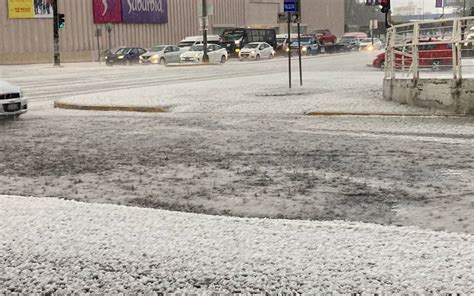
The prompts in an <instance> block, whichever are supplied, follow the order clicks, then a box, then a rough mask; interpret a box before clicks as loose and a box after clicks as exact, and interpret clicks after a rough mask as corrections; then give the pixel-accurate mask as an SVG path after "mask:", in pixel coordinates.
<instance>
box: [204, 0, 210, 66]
mask: <svg viewBox="0 0 474 296" xmlns="http://www.w3.org/2000/svg"><path fill="white" fill-rule="evenodd" d="M206 25H207V0H202V45H203V50H204V54H203V56H202V62H203V63H209V55H208V54H207V28H206Z"/></svg>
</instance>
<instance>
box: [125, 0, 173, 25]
mask: <svg viewBox="0 0 474 296" xmlns="http://www.w3.org/2000/svg"><path fill="white" fill-rule="evenodd" d="M122 21H123V22H124V23H132V24H166V23H168V0H122Z"/></svg>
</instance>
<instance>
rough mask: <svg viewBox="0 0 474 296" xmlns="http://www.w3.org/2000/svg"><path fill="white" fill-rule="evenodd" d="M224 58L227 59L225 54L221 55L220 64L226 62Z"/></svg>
mask: <svg viewBox="0 0 474 296" xmlns="http://www.w3.org/2000/svg"><path fill="white" fill-rule="evenodd" d="M226 60H227V59H226V58H225V56H222V57H221V64H224V63H225V62H226Z"/></svg>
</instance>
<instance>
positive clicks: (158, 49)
mask: <svg viewBox="0 0 474 296" xmlns="http://www.w3.org/2000/svg"><path fill="white" fill-rule="evenodd" d="M164 49H165V46H155V47H152V48H151V49H150V51H151V52H159V51H163V50H164Z"/></svg>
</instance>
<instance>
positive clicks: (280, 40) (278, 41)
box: [277, 38, 286, 44]
mask: <svg viewBox="0 0 474 296" xmlns="http://www.w3.org/2000/svg"><path fill="white" fill-rule="evenodd" d="M285 40H286V38H277V43H280V44H282V43H283V42H285Z"/></svg>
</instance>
